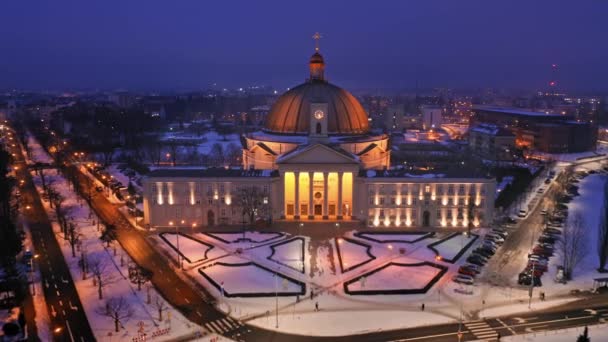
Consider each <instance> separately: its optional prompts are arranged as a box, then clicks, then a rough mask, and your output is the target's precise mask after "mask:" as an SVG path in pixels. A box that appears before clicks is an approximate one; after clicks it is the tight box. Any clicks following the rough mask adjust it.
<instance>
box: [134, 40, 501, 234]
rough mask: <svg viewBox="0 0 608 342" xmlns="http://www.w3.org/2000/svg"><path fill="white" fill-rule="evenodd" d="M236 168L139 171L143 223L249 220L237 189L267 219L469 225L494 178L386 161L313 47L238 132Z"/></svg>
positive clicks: (385, 149)
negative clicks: (257, 121)
mask: <svg viewBox="0 0 608 342" xmlns="http://www.w3.org/2000/svg"><path fill="white" fill-rule="evenodd" d="M242 143H243V168H242V169H238V170H234V169H223V168H209V169H204V170H192V169H175V168H174V169H161V170H155V171H152V172H151V173H150V174H149V175H148V176H147V177H146V179H145V180H144V184H143V188H144V223H145V224H147V225H149V226H194V225H196V226H198V225H202V226H213V225H218V224H220V225H221V224H233V225H235V224H241V223H245V222H246V223H249V219H248V217H246V216H247V215H245V214H244V212H245V211H244V209H245V208H243V207H242V205H241V203H242V202H241V201H240V199H239V197H238V196H240V193H241V191H242V190H243V189H245V188H249V189H252V188H255V189H257V190H256V191H257V193H258V194H261V195H260V196H262V197H261V199H260V201H261V204H259V205H258V206H257V209H256V218H257V219H263V220H265V221H270V220H272V221H276V220H285V221H321V222H322V221H341V220H344V221H349V220H357V221H362V222H366V223H367V224H368V225H369V226H372V227H374V226H375V227H419V226H428V227H438V228H439V227H466V226H468V225H469V223H471V224H472V225H474V226H479V225H484V224H488V223H489V222H491V219H492V210H493V205H494V188H495V182H494V180H493V179H486V178H472V177H468V178H467V177H462V176H458V177H456V176H451V175H430V174H425V175H413V174H409V173H405V172H401V170H390V144H389V137H388V136H387V135H385V134H371V133H370V130H369V121H368V117H367V114H366V113H365V111H364V109H363V107H362V106H361V104H360V103H359V102H358V101H357V99H356V98H355V97H354V96H353V95H351V94H350V93H349V92H347V91H345V90H343V89H341V88H339V87H336V86H334V85H332V84H330V83H329V82H327V81H326V80H325V64H324V60H323V57H322V56H321V54H320V53H319V52H318V50H317V51H316V52H315V53H314V54H313V56H312V57H311V60H310V78H309V79H308V80H307V81H306V82H305V83H304V84H302V85H300V86H297V87H295V88H293V89H291V90H289V91H288V92H286V93H285V94H283V95H282V96H281V97H280V98H279V99H278V100H277V102H276V103H275V104H274V106H273V107H272V109H271V111H270V113H269V114H268V117H267V122H266V125H265V128H264V129H263V130H262V131H260V132H255V133H250V134H247V135H244V136H243V139H242Z"/></svg>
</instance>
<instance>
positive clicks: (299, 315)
mask: <svg viewBox="0 0 608 342" xmlns="http://www.w3.org/2000/svg"><path fill="white" fill-rule="evenodd" d="M300 305H301V304H298V305H296V310H295V311H294V312H293V313H289V312H288V311H289V310H286V312H285V314H283V315H280V316H279V329H276V327H275V316H274V315H268V316H263V317H259V318H256V319H254V320H252V321H249V322H248V323H250V324H253V325H257V326H259V327H262V328H265V329H270V330H280V331H289V332H291V333H293V334H300V335H309V336H343V335H351V334H362V333H366V332H373V331H382V330H392V329H402V328H408V327H416V326H421V325H428V324H439V323H448V322H450V321H451V320H450V319H446V318H445V317H443V316H441V315H438V314H434V313H431V312H421V311H420V310H416V311H408V310H391V309H386V310H383V309H376V310H374V309H367V310H366V309H361V310H352V309H351V310H348V311H346V310H345V311H330V310H326V309H325V308H324V307H323V302H321V303H320V307H319V309H320V311H318V312H315V311H312V312H299V311H298V309H297V306H300ZM380 327H381V328H380Z"/></svg>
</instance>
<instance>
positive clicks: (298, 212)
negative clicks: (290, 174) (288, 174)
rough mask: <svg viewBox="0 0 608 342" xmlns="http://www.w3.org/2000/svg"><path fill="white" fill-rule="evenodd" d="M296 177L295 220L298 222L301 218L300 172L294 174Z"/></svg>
mask: <svg viewBox="0 0 608 342" xmlns="http://www.w3.org/2000/svg"><path fill="white" fill-rule="evenodd" d="M294 175H295V192H296V193H295V197H296V198H295V202H296V203H295V205H296V208H295V211H294V213H293V214H294V216H293V218H294V219H296V220H298V219H299V218H300V172H294Z"/></svg>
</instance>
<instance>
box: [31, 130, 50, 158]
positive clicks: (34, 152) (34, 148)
mask: <svg viewBox="0 0 608 342" xmlns="http://www.w3.org/2000/svg"><path fill="white" fill-rule="evenodd" d="M27 144H28V146H29V149H30V153H31V161H33V162H34V163H46V164H52V163H53V158H51V157H50V156H49V155H48V154H47V153H46V152H45V151H44V149H43V148H42V146H40V144H38V142H37V141H36V139H35V138H34V137H33V136H32V135H31V134H28V137H27Z"/></svg>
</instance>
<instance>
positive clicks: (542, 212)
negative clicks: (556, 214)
mask: <svg viewBox="0 0 608 342" xmlns="http://www.w3.org/2000/svg"><path fill="white" fill-rule="evenodd" d="M540 214H541V215H543V216H547V214H548V212H547V209H543V210H541V211H540Z"/></svg>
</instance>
